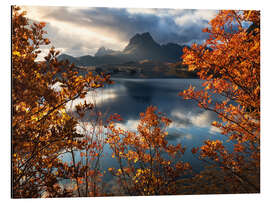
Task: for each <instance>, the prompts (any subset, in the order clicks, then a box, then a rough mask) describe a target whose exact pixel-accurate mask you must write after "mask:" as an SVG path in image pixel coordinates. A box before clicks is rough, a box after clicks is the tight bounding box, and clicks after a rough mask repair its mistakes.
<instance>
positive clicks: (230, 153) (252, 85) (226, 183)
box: [180, 10, 260, 193]
mask: <svg viewBox="0 0 270 203" xmlns="http://www.w3.org/2000/svg"><path fill="white" fill-rule="evenodd" d="M204 32H206V33H208V34H209V38H208V39H207V40H206V41H205V42H204V43H203V44H202V45H197V44H193V45H192V47H191V48H185V49H184V55H183V63H184V64H186V65H188V66H189V70H194V71H197V73H198V76H199V77H200V79H201V80H204V83H203V86H204V89H203V90H198V91H197V90H196V89H195V87H192V86H191V87H190V88H189V89H187V90H184V91H183V92H181V93H180V95H182V96H183V97H184V98H185V99H193V100H195V101H197V102H198V105H199V106H200V107H201V108H204V109H206V110H209V111H213V112H215V113H216V114H217V115H218V116H219V118H220V120H219V121H214V122H213V123H212V125H213V126H214V127H217V128H219V129H220V130H221V134H222V135H224V136H226V137H227V140H228V142H229V143H231V145H232V146H233V150H229V149H228V148H226V147H225V146H224V143H222V141H220V140H206V141H205V142H204V144H203V146H201V147H200V148H199V147H197V148H194V149H193V150H192V152H193V153H194V154H198V158H199V159H201V160H202V161H204V162H207V163H208V164H209V165H212V166H216V167H215V170H216V169H218V170H217V171H218V173H219V178H218V179H216V180H217V181H216V182H215V181H214V179H213V178H212V179H211V180H209V177H210V176H209V173H204V175H202V174H200V175H198V176H196V177H195V179H194V181H195V185H196V182H197V183H198V182H199V181H200V180H203V179H205V180H206V179H207V183H209V187H208V188H207V189H205V190H204V192H206V191H208V193H209V192H210V193H211V192H213V191H215V192H214V193H216V192H217V188H218V187H220V190H219V191H222V192H227V193H238V192H259V191H260V12H259V11H231V10H226V11H220V12H219V13H218V15H217V16H216V17H215V18H214V19H213V20H211V21H210V22H209V27H208V28H206V29H204ZM217 97H218V98H219V99H221V100H222V101H221V102H216V98H217ZM207 174H208V175H207ZM220 177H222V178H220ZM221 179H222V180H221ZM210 182H212V183H211V184H210ZM221 183H223V184H221ZM198 185H199V184H197V186H198ZM204 185H205V184H204ZM224 187H227V188H224ZM200 189H201V188H198V190H200Z"/></svg>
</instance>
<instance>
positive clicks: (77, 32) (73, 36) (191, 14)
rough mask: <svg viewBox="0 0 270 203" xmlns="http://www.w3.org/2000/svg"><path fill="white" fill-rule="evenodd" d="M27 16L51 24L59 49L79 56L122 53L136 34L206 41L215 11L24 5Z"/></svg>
mask: <svg viewBox="0 0 270 203" xmlns="http://www.w3.org/2000/svg"><path fill="white" fill-rule="evenodd" d="M23 9H24V10H27V12H28V17H29V18H30V19H32V20H35V21H45V22H47V23H48V25H47V27H46V29H47V31H48V37H49V38H50V39H51V41H52V44H53V45H54V46H55V47H56V48H60V49H61V50H64V51H65V53H68V54H71V55H74V56H80V55H86V54H91V55H93V54H94V53H95V52H96V51H97V49H98V48H99V47H101V46H105V47H107V48H111V49H115V50H122V49H123V48H124V47H125V46H126V45H127V44H128V40H129V39H130V38H131V37H132V36H134V35H135V34H136V33H142V32H150V33H151V35H152V36H153V38H154V39H155V40H156V41H157V42H158V43H161V44H164V43H168V42H175V43H179V44H190V43H191V42H193V41H198V42H200V41H203V40H204V39H205V38H206V37H207V35H206V34H205V33H202V31H201V30H202V28H204V27H205V26H207V22H208V21H209V20H210V19H211V18H212V17H214V15H215V14H216V11H214V10H181V9H139V8H137V9H136V8H82V7H53V6H50V7H48V6H47V7H45V6H25V7H23Z"/></svg>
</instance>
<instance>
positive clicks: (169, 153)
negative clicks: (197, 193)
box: [107, 106, 191, 195]
mask: <svg viewBox="0 0 270 203" xmlns="http://www.w3.org/2000/svg"><path fill="white" fill-rule="evenodd" d="M170 123H171V121H170V120H169V119H168V118H166V117H165V116H163V115H161V114H157V113H156V107H153V106H150V107H148V108H147V110H146V112H145V113H141V119H140V123H139V124H138V127H137V131H138V132H137V133H135V132H129V131H125V130H122V129H120V128H117V127H115V124H114V122H113V121H112V122H111V123H110V125H109V129H110V131H109V133H108V136H107V143H109V144H110V147H111V149H112V151H113V158H116V159H117V161H118V163H119V166H120V168H119V169H114V168H109V171H110V172H111V173H112V174H113V175H114V176H116V177H117V178H118V181H119V184H120V187H121V189H123V191H124V194H129V195H162V194H163V195H166V194H167V195H168V194H177V192H176V191H177V190H178V188H177V179H178V178H180V177H181V176H183V175H185V174H187V173H188V172H189V171H190V169H191V167H190V165H189V164H188V163H183V162H181V161H179V158H180V157H181V156H182V155H183V154H184V152H185V148H183V147H182V146H181V144H178V145H176V146H173V145H169V144H168V142H167V140H166V139H165V138H166V136H167V134H168V133H167V132H166V131H165V130H166V128H167V127H168V126H169V124H170Z"/></svg>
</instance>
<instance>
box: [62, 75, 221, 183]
mask: <svg viewBox="0 0 270 203" xmlns="http://www.w3.org/2000/svg"><path fill="white" fill-rule="evenodd" d="M113 80H114V81H115V84H113V85H110V86H107V87H105V88H103V89H101V90H99V91H98V92H97V94H96V97H95V101H96V103H97V105H98V108H99V109H100V110H101V111H102V112H105V111H106V112H108V113H118V114H120V115H121V117H122V118H123V122H121V123H119V126H120V127H122V128H124V129H127V130H136V127H137V124H138V121H139V114H140V112H144V111H145V110H146V108H147V107H148V106H150V105H154V106H157V107H158V111H161V112H163V113H166V115H167V117H168V118H170V119H171V120H172V121H173V122H172V123H171V125H170V126H169V128H168V138H167V140H168V142H169V143H170V144H177V143H181V144H182V145H183V146H185V147H186V148H187V150H186V153H185V155H184V157H183V159H182V160H183V161H188V162H190V163H191V165H192V168H193V169H194V170H195V171H200V170H201V169H202V168H203V163H202V162H201V161H199V160H197V159H196V158H195V157H193V155H192V153H191V152H190V150H191V149H192V148H193V147H197V146H201V145H202V143H203V141H204V140H206V139H212V140H215V139H224V136H223V135H221V134H220V133H219V131H218V130H217V129H216V128H214V127H213V126H211V123H212V121H213V120H216V119H217V117H216V115H215V114H214V113H212V112H209V111H205V110H202V109H201V108H199V107H198V105H197V103H195V102H193V101H191V100H184V99H183V98H182V97H180V96H178V93H179V92H180V91H183V90H184V89H187V88H188V87H189V86H190V85H192V86H196V87H197V88H198V89H200V87H201V84H202V81H200V80H199V79H119V78H118V79H117V78H114V79H113ZM92 98H93V97H92V96H91V95H90V94H89V95H88V96H87V99H88V100H91V99H92ZM79 101H80V100H78V101H77V102H79ZM84 122H87V118H85V119H84ZM77 156H78V159H79V153H78V154H77ZM63 159H64V160H66V161H71V157H70V156H65V157H63ZM101 167H102V169H104V170H106V169H107V168H109V167H115V168H118V165H117V163H116V161H115V160H114V159H112V158H111V151H110V149H109V147H108V146H105V150H104V157H103V158H102V159H101ZM104 178H105V180H106V181H107V182H109V181H110V180H111V178H112V177H111V176H110V175H109V174H108V173H107V175H105V177H104Z"/></svg>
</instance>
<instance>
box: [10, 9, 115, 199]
mask: <svg viewBox="0 0 270 203" xmlns="http://www.w3.org/2000/svg"><path fill="white" fill-rule="evenodd" d="M25 15H26V12H22V11H20V8H19V7H17V6H13V7H12V30H11V32H12V33H11V34H12V197H13V198H21V197H23V198H27V197H31V198H33V197H41V196H44V195H45V194H46V195H47V196H49V197H59V196H72V195H74V191H73V190H67V189H65V188H63V187H62V186H61V185H60V184H59V179H63V178H67V177H71V178H73V177H74V178H75V179H78V178H79V177H78V176H77V175H72V174H76V173H75V172H76V170H75V168H74V167H73V166H70V165H68V164H66V163H63V161H62V160H61V159H60V158H59V157H60V155H61V154H63V153H66V152H70V150H74V149H84V147H85V146H86V144H87V143H84V142H83V140H82V139H78V138H79V137H82V136H83V135H81V134H79V133H78V132H77V130H76V127H77V125H78V120H77V119H76V118H75V117H73V116H71V115H70V114H68V113H67V112H66V104H67V103H68V102H70V101H74V100H75V99H77V98H84V97H85V95H86V94H87V92H88V91H89V90H90V89H96V88H99V87H102V86H103V85H104V83H107V82H108V83H110V80H109V76H100V75H93V74H92V73H89V74H86V75H85V76H80V75H79V74H78V72H77V71H75V70H74V65H70V64H69V63H68V62H66V61H58V60H57V56H58V54H59V52H58V51H56V50H55V49H54V48H53V47H52V48H51V49H50V51H49V53H48V55H47V56H46V57H45V58H44V59H45V61H38V60H37V59H38V55H39V54H40V53H41V50H40V46H42V45H48V44H50V41H49V39H47V38H44V34H45V31H44V27H45V23H43V22H41V23H33V24H29V20H28V19H27V18H26V17H25ZM63 70H65V71H63ZM57 85H60V90H59V91H57V90H56V88H55V87H56V86H57ZM82 105H83V104H82Z"/></svg>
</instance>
